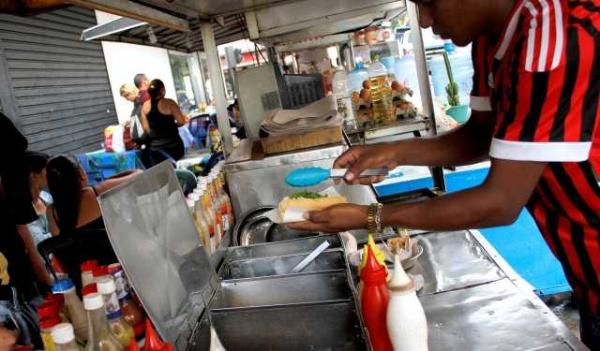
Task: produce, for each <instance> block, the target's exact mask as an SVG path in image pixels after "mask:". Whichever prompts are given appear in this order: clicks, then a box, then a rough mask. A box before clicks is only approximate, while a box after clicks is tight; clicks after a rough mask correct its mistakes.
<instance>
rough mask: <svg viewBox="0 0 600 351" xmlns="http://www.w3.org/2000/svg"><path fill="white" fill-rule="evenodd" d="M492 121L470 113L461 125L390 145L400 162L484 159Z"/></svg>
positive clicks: (459, 162)
mask: <svg viewBox="0 0 600 351" xmlns="http://www.w3.org/2000/svg"><path fill="white" fill-rule="evenodd" d="M492 131H493V120H492V118H491V116H489V115H486V114H482V113H477V112H474V113H473V115H472V116H471V119H470V120H469V121H468V122H467V123H465V124H464V125H462V126H460V127H458V128H456V129H454V130H452V131H450V132H448V133H445V134H442V135H439V136H437V137H431V138H415V139H411V140H405V141H401V142H398V143H396V144H393V147H394V149H395V150H394V152H395V154H396V155H397V156H398V164H400V165H417V166H459V165H465V164H471V163H475V162H478V161H482V160H485V159H487V157H488V152H489V146H490V141H491V135H492Z"/></svg>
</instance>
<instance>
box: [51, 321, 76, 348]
mask: <svg viewBox="0 0 600 351" xmlns="http://www.w3.org/2000/svg"><path fill="white" fill-rule="evenodd" d="M52 340H53V341H54V345H56V351H80V350H81V348H80V347H79V345H77V342H76V341H75V333H73V325H71V323H61V324H58V325H57V326H55V327H54V328H53V329H52Z"/></svg>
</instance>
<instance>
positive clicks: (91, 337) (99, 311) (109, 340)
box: [83, 293, 123, 351]
mask: <svg viewBox="0 0 600 351" xmlns="http://www.w3.org/2000/svg"><path fill="white" fill-rule="evenodd" d="M83 305H84V307H85V310H86V311H87V316H88V320H89V321H90V325H89V328H88V343H87V346H86V347H85V349H86V351H120V350H123V346H121V343H120V342H119V340H117V338H115V336H114V335H113V334H112V333H111V332H110V327H109V326H108V321H107V320H106V313H105V312H104V300H103V298H102V295H100V294H98V293H94V294H89V295H86V296H85V297H84V298H83Z"/></svg>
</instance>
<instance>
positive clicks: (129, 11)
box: [65, 0, 190, 32]
mask: <svg viewBox="0 0 600 351" xmlns="http://www.w3.org/2000/svg"><path fill="white" fill-rule="evenodd" d="M65 1H66V2H68V3H70V4H73V5H77V6H81V7H85V8H88V9H92V10H99V11H104V12H108V13H112V14H115V15H118V16H123V17H129V18H133V19H136V20H139V21H144V22H147V23H150V24H154V25H157V26H162V27H167V28H171V29H175V30H178V31H182V32H189V31H190V25H189V22H188V21H187V20H185V19H183V18H179V17H176V16H172V15H169V14H166V13H164V12H162V11H159V10H155V9H153V8H151V7H148V6H144V5H140V4H138V3H135V2H132V1H129V0H65Z"/></svg>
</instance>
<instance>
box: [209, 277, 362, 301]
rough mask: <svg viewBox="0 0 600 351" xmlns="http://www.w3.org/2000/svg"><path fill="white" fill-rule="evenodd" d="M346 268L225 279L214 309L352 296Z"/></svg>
mask: <svg viewBox="0 0 600 351" xmlns="http://www.w3.org/2000/svg"><path fill="white" fill-rule="evenodd" d="M352 297H353V296H352V291H351V290H350V285H349V283H348V278H347V276H346V271H341V272H327V273H300V274H291V275H286V276H276V277H261V278H251V279H240V280H226V281H222V282H221V287H220V289H219V290H218V291H217V293H216V295H215V297H214V298H213V300H212V303H211V306H210V307H211V309H213V310H214V309H236V308H244V307H257V306H274V305H289V304H303V303H317V302H325V301H339V300H348V301H350V300H351V299H352Z"/></svg>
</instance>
